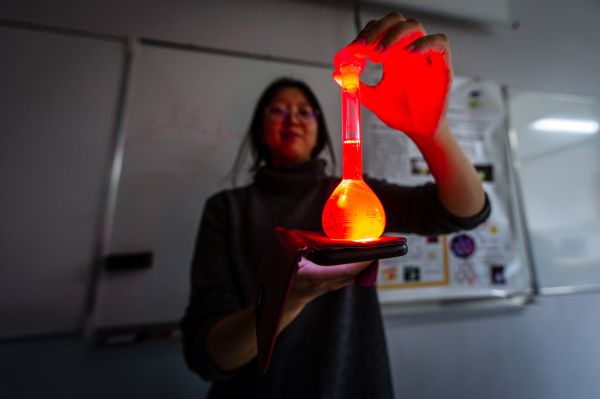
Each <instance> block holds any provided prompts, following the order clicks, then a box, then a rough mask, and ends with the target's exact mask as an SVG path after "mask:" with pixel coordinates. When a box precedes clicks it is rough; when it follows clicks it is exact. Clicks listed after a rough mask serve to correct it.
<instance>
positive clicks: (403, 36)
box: [375, 18, 425, 53]
mask: <svg viewBox="0 0 600 399" xmlns="http://www.w3.org/2000/svg"><path fill="white" fill-rule="evenodd" d="M423 35H425V30H424V29H423V25H421V23H420V22H419V21H417V20H416V19H414V18H410V19H407V20H405V21H403V22H398V23H397V24H395V25H393V26H392V27H390V29H389V30H388V31H387V32H386V33H385V35H383V36H382V37H381V39H380V40H379V42H378V43H377V46H376V47H375V51H377V52H379V53H382V52H384V51H385V50H387V49H388V48H389V47H391V46H392V45H394V44H396V43H401V42H403V41H404V42H407V44H408V43H409V42H411V41H413V40H414V38H416V37H420V36H423Z"/></svg>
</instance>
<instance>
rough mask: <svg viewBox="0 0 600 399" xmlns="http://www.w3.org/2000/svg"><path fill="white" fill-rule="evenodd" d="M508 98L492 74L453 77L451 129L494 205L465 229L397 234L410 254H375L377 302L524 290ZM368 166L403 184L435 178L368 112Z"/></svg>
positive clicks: (409, 145)
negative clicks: (511, 169)
mask: <svg viewBox="0 0 600 399" xmlns="http://www.w3.org/2000/svg"><path fill="white" fill-rule="evenodd" d="M505 113H506V110H505V106H504V101H503V94H502V90H501V87H500V86H499V85H498V84H496V83H493V82H489V81H482V80H478V79H469V78H462V77H455V79H454V82H453V85H452V89H451V95H450V101H449V106H448V111H447V114H446V117H447V120H448V123H449V126H450V129H451V130H452V132H453V134H454V136H455V137H456V139H457V140H458V143H459V145H460V146H461V147H462V149H463V150H464V151H465V153H466V154H467V156H468V157H469V159H470V160H471V162H472V163H473V165H474V167H475V169H476V171H477V172H478V174H479V176H480V178H481V180H482V182H483V186H484V189H485V191H486V193H487V195H488V198H489V200H490V203H491V206H492V213H491V215H490V217H489V218H488V220H487V221H485V222H484V223H483V224H481V225H480V226H479V227H477V228H475V229H473V230H469V231H459V232H456V233H453V234H448V235H441V236H419V235H414V234H408V235H406V234H402V233H398V235H403V236H406V237H407V239H408V248H409V250H408V254H407V255H406V256H403V257H400V258H392V259H386V260H382V261H380V270H379V275H378V280H377V288H378V293H379V297H380V300H381V302H382V303H393V302H403V301H414V300H439V299H463V298H479V297H480V298H487V297H509V296H512V295H516V294H520V293H526V292H527V291H528V290H529V288H530V275H529V269H528V268H527V266H526V263H525V262H523V261H522V259H521V256H520V255H519V252H518V250H517V245H516V237H517V235H516V234H515V230H516V229H515V223H513V220H514V219H513V218H514V217H515V216H514V215H513V213H514V212H511V206H512V205H511V199H510V198H511V196H510V184H509V180H508V179H509V177H508V175H507V171H508V165H507V159H508V158H507V156H506V155H507V153H506V151H507V149H506V148H507V147H506V123H505ZM363 126H364V130H365V136H366V140H365V141H364V143H365V144H364V146H365V150H364V152H365V153H364V159H365V173H366V174H367V175H370V176H376V177H379V178H383V179H385V180H387V181H389V182H395V183H398V184H402V185H419V184H423V183H426V182H429V181H433V178H432V176H431V174H430V172H429V168H428V166H427V163H426V162H425V160H424V158H423V156H422V154H421V153H420V151H419V150H418V148H417V147H416V145H415V144H414V143H413V142H412V141H411V140H410V139H409V138H408V137H407V136H406V135H404V134H403V133H400V132H398V131H395V130H393V129H390V128H388V127H387V126H386V125H384V124H383V123H382V122H381V121H379V119H378V118H377V117H375V116H374V115H373V114H371V113H369V112H365V115H364V118H363Z"/></svg>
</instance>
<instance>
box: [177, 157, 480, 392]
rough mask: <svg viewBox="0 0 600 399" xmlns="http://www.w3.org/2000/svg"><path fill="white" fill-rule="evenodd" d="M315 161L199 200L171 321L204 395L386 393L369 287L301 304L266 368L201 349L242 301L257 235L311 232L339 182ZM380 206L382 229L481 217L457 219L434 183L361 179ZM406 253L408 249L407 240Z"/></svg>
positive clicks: (246, 297) (261, 173)
mask: <svg viewBox="0 0 600 399" xmlns="http://www.w3.org/2000/svg"><path fill="white" fill-rule="evenodd" d="M324 170H325V163H324V161H321V160H314V161H309V162H307V163H303V164H299V165H294V166H291V167H286V168H282V169H278V170H275V169H270V168H267V167H263V168H261V169H260V170H258V172H257V173H256V175H255V177H254V183H253V184H250V185H249V186H246V187H242V188H236V189H231V190H225V191H222V192H219V193H217V194H215V195H214V196H212V197H211V198H210V199H208V201H207V202H206V206H205V209H204V215H203V217H202V221H201V224H200V229H199V232H198V237H197V241H196V250H195V255H194V259H193V263H192V280H191V283H192V287H191V296H190V302H189V305H188V307H187V309H186V313H185V317H184V318H183V320H182V322H181V330H182V332H183V344H184V354H185V358H186V361H187V363H188V365H189V367H190V368H191V369H192V370H194V371H195V372H197V373H198V374H199V375H200V376H202V377H203V378H205V379H207V380H212V381H213V385H212V387H211V390H210V393H209V395H208V398H227V399H229V398H286V399H288V398H289V399H293V398H311V399H316V398H327V399H337V398H340V399H341V398H344V399H349V398H386V399H388V398H390V399H391V398H393V397H394V395H393V392H392V383H391V378H390V370H389V363H388V357H387V349H386V343H385V336H384V330H383V322H382V319H381V313H380V309H379V302H378V300H377V295H376V292H375V289H374V288H373V287H368V288H367V287H359V286H348V287H345V288H343V289H340V290H337V291H334V292H330V293H327V294H325V295H323V296H321V297H319V298H317V299H316V300H314V301H313V302H311V303H309V304H308V305H307V306H306V307H305V308H304V310H303V311H302V313H301V314H300V315H299V316H298V317H297V318H296V319H295V320H294V321H293V322H292V323H291V324H290V325H289V326H288V327H287V328H286V329H285V330H284V331H283V332H282V333H281V334H280V335H279V337H278V339H277V345H276V346H275V350H274V352H273V357H272V360H271V365H270V367H269V370H268V372H267V373H266V374H265V375H262V376H261V375H260V374H259V372H258V366H257V364H256V360H253V361H251V362H250V363H249V364H247V365H245V366H243V367H241V368H240V369H239V370H236V371H234V372H231V373H226V374H224V373H221V372H219V371H218V370H217V369H216V368H215V366H214V365H213V364H212V362H211V361H210V359H209V358H208V355H207V354H206V352H205V351H204V349H203V343H204V341H205V338H206V334H207V332H208V330H209V329H210V327H211V326H212V325H213V324H214V323H215V322H216V321H218V320H220V319H221V318H223V317H225V316H227V315H228V314H231V313H233V312H236V311H238V310H241V309H243V308H245V307H247V306H248V305H250V304H251V303H252V301H253V299H254V286H253V284H254V281H255V279H256V275H255V274H256V271H257V269H258V262H259V261H260V258H261V255H262V251H263V249H264V246H265V242H266V240H267V239H268V238H269V237H270V236H271V235H272V232H273V229H274V228H275V227H276V226H281V227H285V228H290V229H292V228H293V229H302V230H313V231H321V212H322V210H323V206H324V205H325V202H326V201H327V199H328V198H329V195H330V194H331V192H332V191H333V189H334V188H335V187H336V185H337V183H338V182H339V179H338V178H333V177H329V176H327V175H326V174H325V172H324ZM366 181H367V183H368V184H369V186H370V187H371V188H372V189H373V191H374V192H375V193H376V194H377V196H378V197H379V199H380V200H381V202H382V204H383V207H384V209H385V210H386V219H387V225H386V231H388V232H389V231H393V232H399V233H417V234H444V233H450V232H453V231H457V230H466V229H472V228H474V227H476V226H477V225H479V224H480V223H481V222H483V221H484V220H485V219H486V218H487V217H488V216H489V213H490V205H489V202H488V201H487V199H486V206H485V207H484V209H483V210H482V211H481V212H480V213H479V214H478V215H476V216H474V217H471V218H458V217H455V216H453V215H451V214H450V213H448V212H447V211H446V210H445V209H444V208H443V207H442V205H441V204H440V203H439V201H438V198H437V195H436V187H435V185H434V184H426V185H423V186H418V187H404V186H398V185H394V184H389V183H386V182H384V181H381V180H372V179H366ZM409 251H410V246H409Z"/></svg>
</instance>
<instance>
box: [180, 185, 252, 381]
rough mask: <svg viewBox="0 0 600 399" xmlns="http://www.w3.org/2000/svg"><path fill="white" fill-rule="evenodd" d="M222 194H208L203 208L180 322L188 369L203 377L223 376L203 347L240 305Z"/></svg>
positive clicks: (222, 377) (225, 375)
mask: <svg viewBox="0 0 600 399" xmlns="http://www.w3.org/2000/svg"><path fill="white" fill-rule="evenodd" d="M224 198H225V197H224V195H222V194H216V195H215V196H213V197H211V198H209V199H208V200H207V202H206V206H205V208H204V214H203V216H202V220H201V222H200V228H199V230H198V235H197V238H196V246H195V251H194V256H193V260H192V271H191V292H190V298H189V302H188V306H187V308H186V311H185V315H184V317H183V320H182V321H181V323H180V328H181V332H182V340H183V351H184V357H185V360H186V363H187V365H188V367H190V369H192V370H193V371H195V372H196V373H198V374H199V375H200V376H201V377H203V378H204V379H206V380H215V379H224V378H227V377H228V376H229V375H230V374H233V373H227V374H224V373H222V372H220V371H219V370H218V369H217V367H216V366H215V365H214V363H213V362H212V361H211V359H210V358H209V356H208V354H207V352H206V350H205V341H206V338H207V336H208V332H209V331H210V329H211V328H212V326H213V325H214V324H215V323H216V322H217V321H219V320H220V319H222V318H224V317H225V316H227V315H229V314H231V313H234V312H235V311H237V310H239V309H241V308H242V306H241V303H240V299H239V296H238V295H237V290H236V288H235V281H234V276H233V273H232V270H231V266H230V255H229V253H228V251H227V248H228V247H227V243H228V234H227V229H228V227H227V226H229V224H228V211H227V202H226V201H225V199H224Z"/></svg>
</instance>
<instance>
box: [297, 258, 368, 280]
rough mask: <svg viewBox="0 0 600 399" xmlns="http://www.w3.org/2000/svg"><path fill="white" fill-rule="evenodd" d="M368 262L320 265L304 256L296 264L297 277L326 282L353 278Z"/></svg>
mask: <svg viewBox="0 0 600 399" xmlns="http://www.w3.org/2000/svg"><path fill="white" fill-rule="evenodd" d="M370 264H371V261H367V262H354V263H346V264H341V265H332V266H321V265H317V264H316V263H313V262H311V261H309V260H308V259H306V258H302V259H301V260H300V262H299V265H298V266H299V269H298V275H297V277H300V278H307V279H308V280H310V281H312V282H314V283H328V282H336V281H341V280H346V279H353V278H354V277H355V276H356V275H357V274H358V273H360V272H361V271H362V270H363V269H365V268H366V267H367V266H369V265H370Z"/></svg>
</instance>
